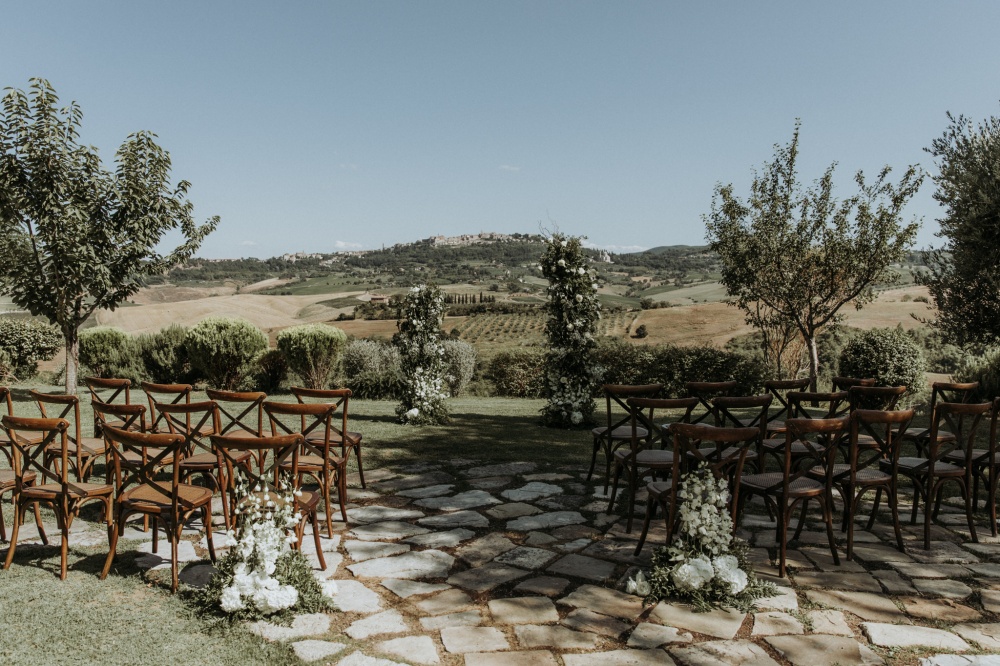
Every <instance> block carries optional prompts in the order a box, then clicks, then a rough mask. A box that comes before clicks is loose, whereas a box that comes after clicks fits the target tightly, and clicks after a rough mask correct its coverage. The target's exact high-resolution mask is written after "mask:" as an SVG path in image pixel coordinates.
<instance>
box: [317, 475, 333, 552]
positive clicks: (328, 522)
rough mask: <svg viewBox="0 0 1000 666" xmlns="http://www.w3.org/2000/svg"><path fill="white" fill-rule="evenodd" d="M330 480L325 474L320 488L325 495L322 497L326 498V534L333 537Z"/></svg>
mask: <svg viewBox="0 0 1000 666" xmlns="http://www.w3.org/2000/svg"><path fill="white" fill-rule="evenodd" d="M331 481H332V479H331V478H330V477H329V476H327V477H326V478H325V479H324V480H323V483H322V484H321V488H320V490H322V491H323V494H324V495H325V496H326V497H325V498H324V499H325V500H326V535H327V536H328V537H330V538H331V539H332V538H333V502H332V501H331V497H330V493H331V488H330V484H331Z"/></svg>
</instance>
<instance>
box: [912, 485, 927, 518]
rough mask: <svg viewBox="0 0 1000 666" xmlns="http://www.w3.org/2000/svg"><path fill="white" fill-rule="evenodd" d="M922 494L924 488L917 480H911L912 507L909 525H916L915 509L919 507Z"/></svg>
mask: <svg viewBox="0 0 1000 666" xmlns="http://www.w3.org/2000/svg"><path fill="white" fill-rule="evenodd" d="M923 493H924V487H923V485H921V484H920V482H919V481H918V480H917V479H913V507H912V508H911V509H910V524H911V525H916V524H917V508H918V507H919V506H920V498H921V496H922V495H923Z"/></svg>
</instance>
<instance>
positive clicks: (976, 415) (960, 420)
mask: <svg viewBox="0 0 1000 666" xmlns="http://www.w3.org/2000/svg"><path fill="white" fill-rule="evenodd" d="M992 408H993V404H992V403H989V402H983V403H979V404H976V403H966V402H939V403H937V406H935V408H934V413H933V414H932V415H931V428H930V437H929V438H928V450H927V464H926V467H927V468H928V471H929V472H930V473H931V474H933V473H934V468H935V466H936V464H937V462H938V461H940V460H942V459H943V458H945V457H946V456H947V455H948V454H949V453H951V452H952V451H956V450H957V451H961V452H962V455H963V457H964V458H965V464H966V467H970V464H971V461H972V457H973V449H975V447H976V438H977V436H978V433H979V427H980V425H981V424H982V422H983V419H984V418H986V417H987V416H988V415H989V413H990V410H991V409H992ZM941 430H945V431H948V432H951V433H952V434H953V435H955V438H954V439H950V438H947V439H944V441H941V438H939V437H938V432H940V431H941Z"/></svg>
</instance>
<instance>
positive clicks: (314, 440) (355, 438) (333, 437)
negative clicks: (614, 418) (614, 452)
mask: <svg viewBox="0 0 1000 666" xmlns="http://www.w3.org/2000/svg"><path fill="white" fill-rule="evenodd" d="M631 436H632V434H631V432H630V433H629V437H631ZM361 437H362V434H361V433H360V432H351V431H350V430H348V431H347V445H348V446H358V445H360V444H361ZM340 440H341V436H340V434H339V433H335V432H331V433H330V443H331V444H340ZM306 441H307V442H309V443H310V444H312V445H313V446H316V445H317V444H322V443H323V438H322V437H320V436H317V435H310V436H309V437H306Z"/></svg>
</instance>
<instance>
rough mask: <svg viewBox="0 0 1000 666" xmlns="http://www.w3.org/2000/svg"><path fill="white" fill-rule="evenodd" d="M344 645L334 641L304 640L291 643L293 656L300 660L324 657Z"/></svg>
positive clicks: (335, 652) (338, 650)
mask: <svg viewBox="0 0 1000 666" xmlns="http://www.w3.org/2000/svg"><path fill="white" fill-rule="evenodd" d="M346 647H347V646H346V645H344V644H343V643H334V642H332V641H317V640H305V641H296V642H295V643H292V650H294V651H295V656H296V657H298V658H299V659H301V660H302V661H319V660H320V659H326V658H327V657H330V656H333V655H335V654H337V653H338V652H340V651H341V650H343V649H344V648H346Z"/></svg>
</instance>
